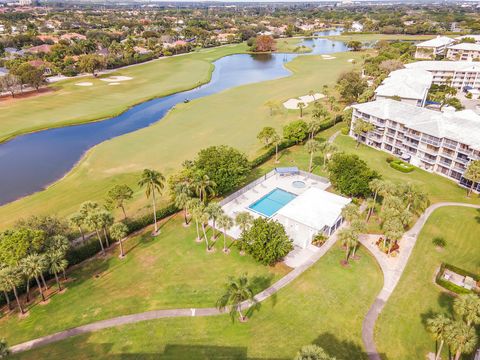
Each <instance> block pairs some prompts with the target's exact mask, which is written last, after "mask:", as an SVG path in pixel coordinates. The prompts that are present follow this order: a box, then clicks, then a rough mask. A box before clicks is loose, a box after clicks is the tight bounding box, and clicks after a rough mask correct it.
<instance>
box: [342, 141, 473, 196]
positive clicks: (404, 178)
mask: <svg viewBox="0 0 480 360" xmlns="http://www.w3.org/2000/svg"><path fill="white" fill-rule="evenodd" d="M335 143H336V144H337V145H338V146H339V148H340V149H341V150H343V151H345V152H348V153H355V154H357V155H358V156H359V157H360V158H362V159H363V160H365V161H366V162H367V164H368V165H369V166H370V167H371V168H372V169H375V170H377V171H378V172H379V173H380V174H381V175H382V177H383V178H384V179H386V180H390V181H393V182H396V183H403V182H411V183H414V184H418V185H419V186H421V187H423V188H424V189H425V190H426V191H427V192H428V194H429V197H430V201H431V202H432V203H436V202H440V201H459V202H471V203H477V204H478V203H480V199H479V197H478V196H477V195H473V196H472V197H471V198H469V197H467V192H466V190H465V189H463V188H461V187H459V186H458V185H457V184H456V183H455V182H454V181H451V180H449V179H447V178H444V177H442V176H440V175H436V174H432V173H429V172H427V171H424V170H421V169H419V168H415V170H413V171H412V172H410V173H403V172H400V171H398V170H395V169H393V168H392V167H390V165H389V164H388V163H387V162H386V159H387V157H388V156H389V154H388V153H386V152H383V151H378V150H375V149H373V148H371V147H368V146H366V145H360V147H358V148H356V142H355V141H354V140H353V139H352V138H351V137H349V136H345V135H340V136H338V137H337V139H336V141H335Z"/></svg>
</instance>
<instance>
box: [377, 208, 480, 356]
mask: <svg viewBox="0 0 480 360" xmlns="http://www.w3.org/2000/svg"><path fill="white" fill-rule="evenodd" d="M479 230H480V212H479V211H478V210H475V209H468V208H460V207H448V208H441V209H438V210H436V211H435V212H434V214H433V215H432V216H431V217H430V219H429V220H428V222H427V224H426V225H425V227H424V228H423V230H422V232H421V233H420V237H419V239H418V240H417V244H416V245H415V249H414V250H413V253H412V255H411V257H410V260H409V262H408V265H407V268H406V269H405V272H404V274H403V276H402V278H401V280H400V283H399V284H398V286H397V288H396V289H395V291H394V293H393V294H392V296H391V298H390V299H389V300H388V302H387V305H386V306H385V309H384V310H383V312H382V313H381V314H380V317H379V320H378V322H377V328H376V334H375V335H376V336H375V339H376V342H377V348H378V350H379V351H380V352H384V353H385V354H386V355H387V357H388V360H395V359H399V360H400V359H401V360H403V359H423V358H425V354H426V353H427V352H430V351H435V342H434V340H433V339H432V337H431V336H430V335H429V333H427V331H426V330H425V326H424V321H425V319H426V318H428V317H429V316H431V314H433V313H442V312H443V313H446V314H451V306H452V297H451V296H450V295H448V294H447V293H445V292H443V291H442V289H441V288H440V287H439V286H437V285H436V284H435V283H434V276H435V273H436V271H437V269H438V267H439V266H440V264H441V263H442V262H447V263H450V264H452V265H455V266H458V267H460V268H462V269H465V270H467V271H470V272H474V273H477V274H479V273H480V263H479V261H478V260H479V258H478V255H479V243H478V239H479V238H478V233H479ZM435 237H442V238H444V239H445V240H446V243H447V245H446V248H445V249H444V250H440V251H439V250H437V249H436V248H435V246H434V245H433V244H432V239H433V238H435ZM444 356H445V358H447V352H445V354H444ZM387 357H385V359H386V358H387ZM469 359H470V358H469Z"/></svg>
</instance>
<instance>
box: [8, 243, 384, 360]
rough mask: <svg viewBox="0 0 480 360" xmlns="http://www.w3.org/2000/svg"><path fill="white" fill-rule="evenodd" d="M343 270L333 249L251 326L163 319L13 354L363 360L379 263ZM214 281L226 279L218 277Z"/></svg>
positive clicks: (364, 260) (367, 261) (365, 260)
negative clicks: (364, 328)
mask: <svg viewBox="0 0 480 360" xmlns="http://www.w3.org/2000/svg"><path fill="white" fill-rule="evenodd" d="M359 254H360V255H361V259H360V261H358V262H355V263H353V264H352V266H351V267H348V268H343V267H342V266H341V265H340V259H342V258H343V256H344V253H343V251H342V250H341V249H340V248H337V247H335V248H333V249H332V250H330V251H329V252H328V253H327V254H326V255H325V256H324V257H323V258H322V259H320V261H319V262H318V263H317V264H316V265H314V266H313V267H312V268H311V269H309V270H308V271H307V272H306V273H305V274H302V276H301V277H299V278H298V279H296V280H295V281H294V282H293V283H292V284H290V285H288V286H287V287H286V288H284V289H282V290H281V291H280V292H279V293H278V294H277V295H275V296H274V297H273V298H272V299H269V300H267V301H266V302H264V303H262V305H261V307H260V309H259V311H258V312H255V313H254V314H253V317H252V318H251V319H250V321H249V322H248V323H245V324H239V323H238V322H236V323H235V324H232V323H231V321H230V319H229V318H228V317H227V316H219V317H212V318H182V319H163V320H156V321H149V322H143V323H138V324H134V325H126V326H123V327H120V328H114V329H108V330H104V331H101V332H98V333H92V334H88V335H82V336H78V337H75V338H71V339H68V340H66V341H62V342H59V343H55V344H51V345H49V346H46V347H44V348H41V349H36V350H33V351H30V352H27V353H24V354H21V355H18V356H16V357H15V358H18V359H39V358H44V357H48V358H49V359H64V358H68V359H90V358H108V359H130V358H132V359H133V358H135V359H291V358H293V356H294V355H295V353H296V352H297V351H298V349H299V348H300V347H301V346H303V345H305V344H309V343H317V344H319V345H320V346H322V347H324V349H325V350H326V351H328V352H329V353H330V354H331V355H335V356H337V358H338V359H342V360H347V359H356V360H357V359H366V358H367V357H366V355H365V353H364V352H363V345H362V342H361V335H360V332H361V325H362V321H363V318H364V316H365V314H366V312H367V310H368V308H369V306H370V304H371V303H372V301H373V299H374V298H375V296H376V294H377V292H378V291H379V290H380V287H381V284H382V275H381V272H380V270H379V269H378V267H377V265H376V263H375V261H374V260H373V259H372V258H371V257H370V256H369V255H367V254H366V253H365V252H364V251H363V250H360V253H359ZM217 276H219V277H220V278H223V276H221V274H218V273H217Z"/></svg>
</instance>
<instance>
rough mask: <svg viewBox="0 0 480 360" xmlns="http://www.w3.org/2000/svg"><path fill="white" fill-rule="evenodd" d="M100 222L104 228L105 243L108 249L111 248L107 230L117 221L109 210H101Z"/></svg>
mask: <svg viewBox="0 0 480 360" xmlns="http://www.w3.org/2000/svg"><path fill="white" fill-rule="evenodd" d="M99 217H100V222H101V225H102V228H103V235H104V236H105V242H106V243H107V247H110V242H109V241H108V233H107V228H109V227H110V226H111V225H112V224H113V222H114V221H115V220H114V218H113V215H112V214H111V213H110V212H109V211H107V210H101V211H100V212H99Z"/></svg>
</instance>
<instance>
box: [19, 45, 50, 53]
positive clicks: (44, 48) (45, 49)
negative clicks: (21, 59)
mask: <svg viewBox="0 0 480 360" xmlns="http://www.w3.org/2000/svg"><path fill="white" fill-rule="evenodd" d="M50 51H52V45H48V44H43V45H38V46H32V47H31V48H28V49H25V52H26V53H30V54H41V53H44V54H48V53H49V52H50Z"/></svg>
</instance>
